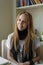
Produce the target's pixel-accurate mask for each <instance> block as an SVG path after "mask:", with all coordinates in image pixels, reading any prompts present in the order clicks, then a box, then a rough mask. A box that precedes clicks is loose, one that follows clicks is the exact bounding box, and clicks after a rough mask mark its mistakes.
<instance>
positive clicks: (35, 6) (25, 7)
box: [16, 4, 43, 10]
mask: <svg viewBox="0 0 43 65" xmlns="http://www.w3.org/2000/svg"><path fill="white" fill-rule="evenodd" d="M38 7H43V4H36V5H29V6H22V7H17V8H16V9H17V10H18V9H31V8H38Z"/></svg>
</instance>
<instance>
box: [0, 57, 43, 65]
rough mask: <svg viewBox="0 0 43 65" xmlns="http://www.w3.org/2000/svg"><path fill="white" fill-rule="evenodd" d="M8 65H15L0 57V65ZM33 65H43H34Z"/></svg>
mask: <svg viewBox="0 0 43 65" xmlns="http://www.w3.org/2000/svg"><path fill="white" fill-rule="evenodd" d="M8 64H9V65H17V64H15V63H13V62H11V61H9V60H7V59H4V58H2V57H0V65H8ZM35 65H43V64H35Z"/></svg>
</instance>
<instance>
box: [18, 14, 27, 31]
mask: <svg viewBox="0 0 43 65" xmlns="http://www.w3.org/2000/svg"><path fill="white" fill-rule="evenodd" d="M27 25H28V21H27V16H26V15H25V14H21V15H20V16H19V18H18V21H17V27H18V29H19V30H20V31H22V30H24V29H26V27H27Z"/></svg>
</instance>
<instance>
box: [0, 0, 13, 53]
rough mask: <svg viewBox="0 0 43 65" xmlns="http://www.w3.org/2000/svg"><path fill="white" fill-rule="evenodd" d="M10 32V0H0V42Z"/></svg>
mask: <svg viewBox="0 0 43 65" xmlns="http://www.w3.org/2000/svg"><path fill="white" fill-rule="evenodd" d="M11 32H12V0H0V44H1V40H2V39H5V38H7V35H8V34H9V33H11ZM0 48H1V46H0ZM0 52H1V51H0Z"/></svg>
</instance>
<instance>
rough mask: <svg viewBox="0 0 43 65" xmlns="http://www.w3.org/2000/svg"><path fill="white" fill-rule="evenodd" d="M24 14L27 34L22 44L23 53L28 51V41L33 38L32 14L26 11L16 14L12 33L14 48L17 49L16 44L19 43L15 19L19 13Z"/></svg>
mask: <svg viewBox="0 0 43 65" xmlns="http://www.w3.org/2000/svg"><path fill="white" fill-rule="evenodd" d="M22 14H25V15H26V16H27V21H28V24H29V25H28V34H27V37H26V38H25V42H24V43H25V44H24V54H28V53H29V43H30V39H31V40H33V39H34V35H35V34H34V28H33V21H32V15H31V14H30V13H28V12H27V11H22V12H20V13H19V14H18V16H17V19H16V25H15V33H14V48H15V50H17V45H18V44H19V36H18V30H17V21H18V18H19V16H20V15H22Z"/></svg>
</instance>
